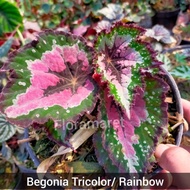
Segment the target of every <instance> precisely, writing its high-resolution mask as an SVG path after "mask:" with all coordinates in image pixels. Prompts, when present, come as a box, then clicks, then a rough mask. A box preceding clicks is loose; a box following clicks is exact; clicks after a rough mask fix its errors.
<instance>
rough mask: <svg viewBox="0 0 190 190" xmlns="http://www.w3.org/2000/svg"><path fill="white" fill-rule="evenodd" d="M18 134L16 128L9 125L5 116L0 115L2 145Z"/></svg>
mask: <svg viewBox="0 0 190 190" xmlns="http://www.w3.org/2000/svg"><path fill="white" fill-rule="evenodd" d="M15 133H16V126H14V125H12V124H11V123H9V122H8V121H7V120H6V118H5V116H4V115H3V114H0V143H2V142H5V141H7V140H8V139H10V138H11V137H12V136H13V135H14V134H15Z"/></svg>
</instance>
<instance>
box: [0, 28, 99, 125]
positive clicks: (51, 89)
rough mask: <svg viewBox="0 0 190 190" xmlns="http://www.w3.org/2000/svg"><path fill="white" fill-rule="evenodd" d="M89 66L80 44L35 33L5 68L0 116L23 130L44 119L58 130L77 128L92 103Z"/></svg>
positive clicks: (69, 37) (93, 89)
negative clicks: (7, 76)
mask: <svg viewBox="0 0 190 190" xmlns="http://www.w3.org/2000/svg"><path fill="white" fill-rule="evenodd" d="M91 62H92V50H91V49H90V48H89V47H88V46H86V43H85V40H84V39H83V38H80V37H77V36H74V35H71V34H68V33H64V32H55V31H45V32H43V33H40V34H39V37H37V39H36V40H34V41H32V42H31V43H29V44H27V45H25V46H24V47H22V48H21V49H19V50H18V51H17V52H14V53H12V54H11V55H10V56H9V62H8V63H6V64H5V65H4V67H3V69H4V70H7V69H8V70H10V72H11V73H10V76H11V77H10V80H9V83H8V84H7V86H6V88H5V89H4V90H3V93H2V95H1V97H0V106H1V110H2V111H3V112H4V113H5V114H6V116H7V117H8V119H9V120H10V121H11V122H13V123H15V124H18V125H20V126H23V127H27V126H29V125H30V124H32V123H38V124H43V123H45V122H47V121H48V120H49V119H51V120H53V121H54V123H56V124H57V123H59V124H60V125H59V126H58V127H62V124H63V123H65V124H67V122H76V121H77V119H78V118H79V117H80V116H81V115H83V114H84V113H85V112H90V111H92V110H93V108H94V105H95V103H96V86H95V85H94V82H93V79H92V77H91V76H92V72H93V70H92V67H91ZM3 69H2V70H3ZM64 127H65V126H64Z"/></svg>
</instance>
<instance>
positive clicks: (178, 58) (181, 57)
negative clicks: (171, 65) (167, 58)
mask: <svg viewBox="0 0 190 190" xmlns="http://www.w3.org/2000/svg"><path fill="white" fill-rule="evenodd" d="M175 58H176V61H177V62H178V63H179V64H186V63H187V60H186V56H185V55H184V54H180V53H176V54H175Z"/></svg>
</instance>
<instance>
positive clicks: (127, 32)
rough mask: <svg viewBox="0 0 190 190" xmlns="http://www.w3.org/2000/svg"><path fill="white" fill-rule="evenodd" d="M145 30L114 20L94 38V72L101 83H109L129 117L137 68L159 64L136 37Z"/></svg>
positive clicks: (137, 74) (113, 93) (137, 82)
mask: <svg viewBox="0 0 190 190" xmlns="http://www.w3.org/2000/svg"><path fill="white" fill-rule="evenodd" d="M143 33H144V30H143V29H142V28H140V27H137V26H135V25H133V24H125V25H124V24H121V23H117V24H116V25H115V26H113V27H112V28H111V29H108V30H107V31H103V32H102V33H100V34H99V35H98V37H97V41H96V43H95V48H96V51H97V56H96V59H95V61H94V63H95V65H96V72H97V73H99V74H100V75H101V77H102V82H106V83H107V84H108V87H109V90H110V95H111V96H113V97H114V100H115V101H116V102H117V104H119V105H120V106H121V107H122V108H123V109H124V110H125V111H126V113H127V115H128V117H129V118H130V104H131V102H132V97H133V96H132V94H133V90H134V88H135V87H136V86H141V83H142V82H141V78H140V74H139V71H140V68H148V67H154V66H155V65H157V64H159V63H158V62H156V61H155V60H154V58H153V56H154V52H153V51H152V50H151V49H150V47H149V46H148V45H147V44H145V43H142V42H141V41H140V40H139V35H141V34H143Z"/></svg>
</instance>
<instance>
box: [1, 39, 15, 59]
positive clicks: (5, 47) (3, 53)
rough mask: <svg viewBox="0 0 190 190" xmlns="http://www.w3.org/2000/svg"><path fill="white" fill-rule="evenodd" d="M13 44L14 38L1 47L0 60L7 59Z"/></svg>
mask: <svg viewBox="0 0 190 190" xmlns="http://www.w3.org/2000/svg"><path fill="white" fill-rule="evenodd" d="M12 43H13V38H9V39H8V40H7V41H6V42H5V43H4V44H3V45H2V46H1V47H0V58H2V57H5V56H6V55H7V54H8V52H9V50H10V48H11V45H12Z"/></svg>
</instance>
